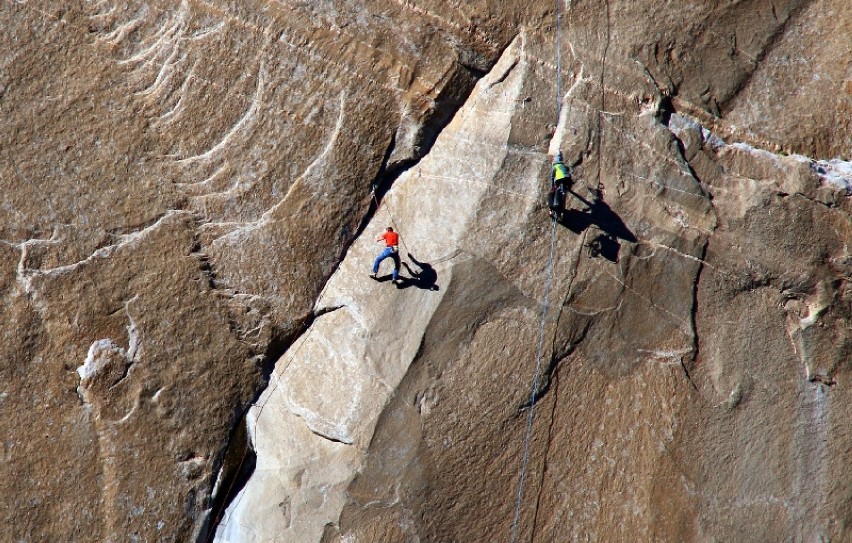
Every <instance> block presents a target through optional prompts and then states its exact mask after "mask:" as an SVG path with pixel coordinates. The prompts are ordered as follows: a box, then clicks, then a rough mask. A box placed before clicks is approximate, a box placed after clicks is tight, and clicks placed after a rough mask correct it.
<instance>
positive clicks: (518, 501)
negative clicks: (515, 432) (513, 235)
mask: <svg viewBox="0 0 852 543" xmlns="http://www.w3.org/2000/svg"><path fill="white" fill-rule="evenodd" d="M560 1H561V0H556V126H559V113H560V111H561V108H562V53H561V51H560V49H561V45H560V40H559V38H560V33H561V32H560V30H561V27H560V16H559V15H560V13H559V3H560ZM555 247H556V218H555V217H554V218H552V220H551V221H550V255H549V256H548V259H547V279H546V281H545V284H544V298H543V300H542V308H541V324H540V325H539V332H538V346H537V348H536V354H535V371H534V372H533V381H532V387H530V401H529V411H528V412H527V428H526V434H525V436H524V452H523V456H522V457H521V466H520V469H519V470H518V492H517V495H516V496H515V514H514V518H513V519H512V533H511V537H510V539H509V541H510V543H515V542H516V541H517V538H518V525H519V523H520V519H521V506H522V505H523V501H524V483H525V482H526V477H527V468H528V465H529V460H530V444H531V442H532V432H533V419H534V418H535V404H536V398H537V397H538V387H539V380H540V378H541V357H542V354H543V351H544V334H545V331H546V328H547V311H548V309H549V306H550V284H551V282H552V279H553V256H554V254H555V250H554V249H555Z"/></svg>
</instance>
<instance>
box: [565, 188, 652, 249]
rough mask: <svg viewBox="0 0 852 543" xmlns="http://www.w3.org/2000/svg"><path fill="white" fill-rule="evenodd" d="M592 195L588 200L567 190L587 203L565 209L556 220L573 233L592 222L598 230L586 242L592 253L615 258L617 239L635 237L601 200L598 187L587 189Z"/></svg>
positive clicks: (580, 230)
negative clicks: (596, 188)
mask: <svg viewBox="0 0 852 543" xmlns="http://www.w3.org/2000/svg"><path fill="white" fill-rule="evenodd" d="M589 191H590V192H591V193H592V195H593V199H592V201H589V200H587V199H585V198H583V197H582V196H580V195H579V194H577V193H576V192H574V191H573V190H571V189H568V192H569V193H571V194H572V195H574V197H575V198H577V199H578V200H580V201H581V202H583V203H584V204H585V205H586V209H584V210H579V209H568V210H566V211H565V212H564V213H563V214H562V217H561V218H560V220H559V224H561V225H562V226H564V227H565V228H567V229H569V230H571V231H572V232H574V233H575V234H581V233H583V232H584V231H585V230H586V228H588V227H590V226H595V227H596V228H597V229H598V230H600V231H601V233H600V234H599V235H598V236H596V237H595V238H594V239H593V240H592V241H591V243H589V253H590V255H591V256H593V257H594V256H602V257H604V258H606V259H607V260H609V261H611V262H618V250H619V248H620V244H619V241H618V240H624V241H627V242H629V243H636V242H637V241H638V239H637V238H636V236H635V235H634V234H633V232H631V231H630V229H629V228H627V225H626V224H624V221H622V220H621V217H619V216H618V213H616V212H615V211H613V210H612V208H610V207H609V205H607V203H606V202H604V201H603V195H602V194H601V193H600V191H597V190H592V189H589Z"/></svg>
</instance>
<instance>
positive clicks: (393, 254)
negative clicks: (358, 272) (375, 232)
mask: <svg viewBox="0 0 852 543" xmlns="http://www.w3.org/2000/svg"><path fill="white" fill-rule="evenodd" d="M376 241H379V242H382V241H383V242H384V243H385V250H384V251H382V252H381V253H380V254H379V256H378V257H376V261H375V262H373V273H371V274H370V277H372V278H373V279H375V278H376V274H377V273H379V264H381V263H382V260H384V259H386V258H388V257H390V258H392V259H393V282H394V283H398V282H399V280H400V279H399V234H397V233H396V232H394V231H393V228H391V227H390V226H388V228H387V230H386V231H385V233H384V234H382V235H380V236H379V237H378V238H376Z"/></svg>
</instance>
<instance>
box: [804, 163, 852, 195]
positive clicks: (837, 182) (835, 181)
mask: <svg viewBox="0 0 852 543" xmlns="http://www.w3.org/2000/svg"><path fill="white" fill-rule="evenodd" d="M813 168H814V171H816V173H817V175H819V177H820V179H822V180H823V181H824V182H826V183H828V184H830V185H834V186H836V187H839V188H841V189H843V190H844V191H846V194H847V195H848V196H852V162H850V161H848V160H840V159H833V160H818V161H816V162H815V163H814V164H813Z"/></svg>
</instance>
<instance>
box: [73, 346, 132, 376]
mask: <svg viewBox="0 0 852 543" xmlns="http://www.w3.org/2000/svg"><path fill="white" fill-rule="evenodd" d="M111 355H120V356H125V355H126V352H125V351H124V349H122V348H121V347H120V346H118V345H116V343H115V342H114V341H113V340H111V339H99V340H97V341H95V342H94V343H92V345H91V346H90V347H89V353H88V354H87V355H86V360H84V361H83V364H82V365H81V366H80V367H78V368H77V374H78V375H79V376H80V380H81V381H83V382H85V381H87V380H89V379H91V378H92V377H94V376H96V375H98V374H99V373H100V372H101V371H103V369H104V368H105V367H106V366H107V365H108V364H109V362H110V359H111Z"/></svg>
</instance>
